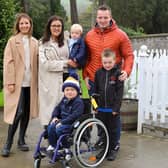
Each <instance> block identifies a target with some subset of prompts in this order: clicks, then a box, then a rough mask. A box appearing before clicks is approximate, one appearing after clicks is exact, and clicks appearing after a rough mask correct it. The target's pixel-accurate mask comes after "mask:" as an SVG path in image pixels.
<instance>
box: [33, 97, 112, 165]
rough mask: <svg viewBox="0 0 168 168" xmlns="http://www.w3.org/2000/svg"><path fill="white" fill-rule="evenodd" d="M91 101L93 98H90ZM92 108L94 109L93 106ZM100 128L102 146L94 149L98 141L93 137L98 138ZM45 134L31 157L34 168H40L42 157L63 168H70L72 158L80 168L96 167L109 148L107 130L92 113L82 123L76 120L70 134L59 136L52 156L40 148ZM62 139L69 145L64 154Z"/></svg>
mask: <svg viewBox="0 0 168 168" xmlns="http://www.w3.org/2000/svg"><path fill="white" fill-rule="evenodd" d="M91 99H93V98H92V97H91ZM94 103H95V102H94ZM91 104H92V101H91ZM92 107H93V108H94V106H93V104H92ZM100 128H101V131H103V132H104V133H103V134H104V135H105V139H104V146H103V148H102V149H101V148H97V147H95V146H96V142H97V140H98V139H95V137H96V136H98V129H99V130H100ZM95 132H96V133H95ZM86 133H87V134H88V140H84V139H86V137H87V136H86ZM45 134H46V131H44V132H42V134H41V135H40V138H39V141H38V143H37V145H36V149H35V152H34V156H33V157H34V168H40V165H41V160H42V159H43V158H44V157H48V158H49V159H50V160H49V162H50V163H51V164H55V163H56V162H57V161H58V160H59V161H61V162H62V164H63V167H64V168H70V165H69V161H70V160H71V158H72V156H73V157H74V159H75V161H76V163H77V164H78V165H79V166H80V167H83V168H87V167H88V168H89V167H97V166H98V165H100V164H101V163H102V161H103V160H104V158H105V157H106V154H107V151H108V147H109V136H108V132H107V129H106V127H105V125H104V124H103V123H102V122H101V121H100V120H99V119H97V118H95V114H94V113H92V117H89V118H88V119H86V120H84V121H82V122H80V121H79V120H77V121H76V122H75V123H74V130H73V133H72V134H63V135H61V136H60V137H59V139H58V140H57V144H56V148H55V150H54V151H53V153H52V154H51V153H47V150H46V149H47V147H41V142H42V139H43V138H44V139H45ZM72 135H74V136H72ZM64 138H66V139H67V141H68V143H69V144H71V145H70V148H69V149H68V153H67V152H65V149H64V147H63V144H62V141H63V140H64ZM98 154H101V155H100V158H98V157H97V155H98ZM67 156H68V157H67Z"/></svg>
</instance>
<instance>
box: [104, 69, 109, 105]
mask: <svg viewBox="0 0 168 168" xmlns="http://www.w3.org/2000/svg"><path fill="white" fill-rule="evenodd" d="M107 84H108V71H106V80H105V88H104V89H105V107H107Z"/></svg>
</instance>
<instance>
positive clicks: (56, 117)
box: [47, 74, 84, 151]
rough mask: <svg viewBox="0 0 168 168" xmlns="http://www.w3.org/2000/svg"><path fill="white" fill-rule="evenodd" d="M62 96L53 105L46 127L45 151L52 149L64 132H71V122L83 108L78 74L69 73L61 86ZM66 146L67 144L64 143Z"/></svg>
mask: <svg viewBox="0 0 168 168" xmlns="http://www.w3.org/2000/svg"><path fill="white" fill-rule="evenodd" d="M62 91H63V92H64V97H63V98H62V100H61V101H60V103H59V104H58V105H57V106H56V107H55V109H54V111H53V113H52V116H51V121H50V123H49V125H48V127H47V132H48V141H49V146H48V148H47V151H53V150H54V149H55V147H56V142H57V140H58V138H59V137H60V136H61V135H62V134H65V133H71V131H72V124H73V123H74V121H75V120H76V119H78V118H79V117H80V116H81V115H82V113H83V110H84V104H83V101H82V99H81V98H80V95H79V93H80V85H79V82H78V76H77V75H76V74H70V76H69V77H68V78H67V79H66V80H65V81H64V83H63V86H62ZM65 146H66V147H67V148H68V144H65Z"/></svg>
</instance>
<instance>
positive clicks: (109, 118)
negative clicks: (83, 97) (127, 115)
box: [97, 112, 120, 151]
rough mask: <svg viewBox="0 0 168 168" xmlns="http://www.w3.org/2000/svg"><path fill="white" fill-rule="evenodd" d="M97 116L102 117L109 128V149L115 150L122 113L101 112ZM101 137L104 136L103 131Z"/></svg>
mask: <svg viewBox="0 0 168 168" xmlns="http://www.w3.org/2000/svg"><path fill="white" fill-rule="evenodd" d="M97 118H98V119H100V120H101V121H102V122H103V123H104V125H105V126H106V128H107V131H108V134H109V151H110V150H114V149H115V147H116V145H117V144H118V129H119V128H120V115H116V116H113V115H112V114H111V113H108V112H107V113H106V112H99V113H98V114H97ZM99 134H101V135H100V137H103V135H102V133H101V131H100V132H99Z"/></svg>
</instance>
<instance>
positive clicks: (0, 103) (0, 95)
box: [0, 91, 4, 107]
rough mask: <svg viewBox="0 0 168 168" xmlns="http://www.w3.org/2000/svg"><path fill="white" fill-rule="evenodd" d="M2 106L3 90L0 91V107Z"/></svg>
mask: <svg viewBox="0 0 168 168" xmlns="http://www.w3.org/2000/svg"><path fill="white" fill-rule="evenodd" d="M3 106H4V100H3V91H1V92H0V107H3Z"/></svg>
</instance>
